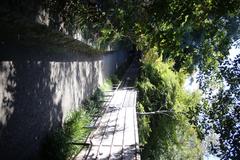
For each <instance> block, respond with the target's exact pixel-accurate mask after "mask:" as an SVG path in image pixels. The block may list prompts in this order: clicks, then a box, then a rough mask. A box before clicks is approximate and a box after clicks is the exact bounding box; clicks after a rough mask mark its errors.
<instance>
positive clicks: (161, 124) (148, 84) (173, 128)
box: [138, 49, 202, 159]
mask: <svg viewBox="0 0 240 160" xmlns="http://www.w3.org/2000/svg"><path fill="white" fill-rule="evenodd" d="M157 57H158V54H157V53H156V49H152V50H150V51H149V52H148V53H146V54H145V55H144V58H143V60H142V62H143V66H142V73H141V78H140V81H139V82H138V89H139V102H140V103H139V111H141V112H143V111H147V112H148V111H157V110H168V111H169V113H166V114H160V115H153V116H152V117H146V116H143V117H140V120H139V121H140V123H139V128H140V140H141V143H143V144H145V147H144V151H143V154H142V156H143V159H201V157H202V152H201V149H200V140H199V139H198V137H197V132H196V130H195V128H194V126H192V125H191V124H190V123H189V119H188V117H187V116H186V114H191V113H193V112H191V111H192V110H195V107H196V106H197V104H198V103H199V100H200V95H199V94H198V93H192V94H189V93H187V92H186V91H185V90H183V87H182V86H183V84H184V79H185V77H186V74H185V73H184V72H183V71H180V72H174V71H173V65H174V63H173V62H172V61H168V62H162V59H161V57H160V58H157ZM188 150H191V152H188Z"/></svg>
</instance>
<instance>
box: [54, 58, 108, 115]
mask: <svg viewBox="0 0 240 160" xmlns="http://www.w3.org/2000/svg"><path fill="white" fill-rule="evenodd" d="M101 64H102V63H101V61H94V62H92V61H83V62H50V72H51V74H50V79H51V82H50V85H54V84H55V88H54V90H52V91H53V102H54V103H55V104H56V105H60V106H61V108H62V111H63V118H64V117H66V116H67V113H68V112H69V111H70V110H71V109H77V108H78V107H80V105H81V102H82V100H83V99H84V98H86V97H87V96H89V95H90V94H91V93H92V91H93V90H94V89H95V88H96V87H97V86H98V83H102V82H103V77H104V76H103V75H102V67H101ZM96 82H97V83H96Z"/></svg>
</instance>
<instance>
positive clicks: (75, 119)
mask: <svg viewBox="0 0 240 160" xmlns="http://www.w3.org/2000/svg"><path fill="white" fill-rule="evenodd" d="M90 121H91V119H90V116H89V115H88V113H87V112H86V111H84V110H80V111H77V112H73V113H72V114H71V115H70V116H69V117H68V119H67V120H66V122H65V123H64V127H63V128H59V129H57V130H56V131H54V132H53V133H52V134H49V135H48V136H47V137H46V139H45V142H44V143H43V146H42V152H41V158H42V159H44V160H66V159H72V157H73V156H74V155H76V154H77V153H78V152H79V151H80V150H81V148H82V147H83V146H81V145H73V144H71V143H72V142H84V141H85V138H86V137H87V135H88V134H89V133H90V130H89V129H87V128H85V126H87V125H88V124H89V123H90Z"/></svg>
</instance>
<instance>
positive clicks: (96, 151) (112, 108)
mask: <svg viewBox="0 0 240 160" xmlns="http://www.w3.org/2000/svg"><path fill="white" fill-rule="evenodd" d="M135 77H136V64H135V63H133V64H132V65H131V66H130V68H129V69H128V71H127V73H126V74H125V78H124V80H123V84H122V86H121V87H120V88H119V89H117V90H115V91H111V92H108V93H107V96H106V97H108V101H107V102H105V107H106V109H105V112H104V114H103V115H102V116H101V117H100V118H98V120H97V122H96V124H95V126H97V127H96V129H95V130H94V131H93V132H92V133H91V135H90V136H89V138H88V140H87V142H88V143H90V144H91V145H89V147H88V148H84V149H83V150H82V151H81V152H80V154H79V155H78V156H77V157H76V159H75V160H82V159H83V160H84V159H85V160H95V159H96V160H98V159H99V160H100V159H101V160H105V159H106V160H120V159H121V160H140V155H139V139H138V127H137V115H136V99H137V91H136V90H135V89H134V88H133V87H129V85H130V83H129V82H130V81H132V80H134V79H135Z"/></svg>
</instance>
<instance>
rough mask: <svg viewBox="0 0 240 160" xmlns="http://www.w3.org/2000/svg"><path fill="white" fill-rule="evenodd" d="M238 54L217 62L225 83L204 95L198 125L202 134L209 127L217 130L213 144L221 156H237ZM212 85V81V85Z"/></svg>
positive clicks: (239, 134)
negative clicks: (215, 143)
mask: <svg viewBox="0 0 240 160" xmlns="http://www.w3.org/2000/svg"><path fill="white" fill-rule="evenodd" d="M239 64H240V56H239V55H238V56H237V57H236V59H234V60H226V61H225V62H224V63H223V64H222V65H221V66H220V74H221V76H222V77H223V78H224V81H225V84H226V85H225V86H224V85H223V86H222V87H219V89H218V92H217V91H215V92H217V93H215V94H214V95H213V94H209V95H206V98H207V99H206V101H205V103H204V105H205V106H203V107H204V110H203V113H205V117H203V119H202V120H200V123H199V125H200V127H202V128H204V129H205V134H207V135H208V134H209V133H210V131H211V130H213V131H214V132H215V133H217V134H219V136H220V137H219V145H213V146H212V151H213V153H215V154H217V155H218V156H221V158H223V159H229V158H230V159H236V158H237V159H238V158H239V157H240V141H239V137H240V132H239V131H240V128H239V124H240V117H239V113H240V108H239V102H240V88H239V84H240V79H239V77H240V66H239ZM211 86H212V85H211Z"/></svg>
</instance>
